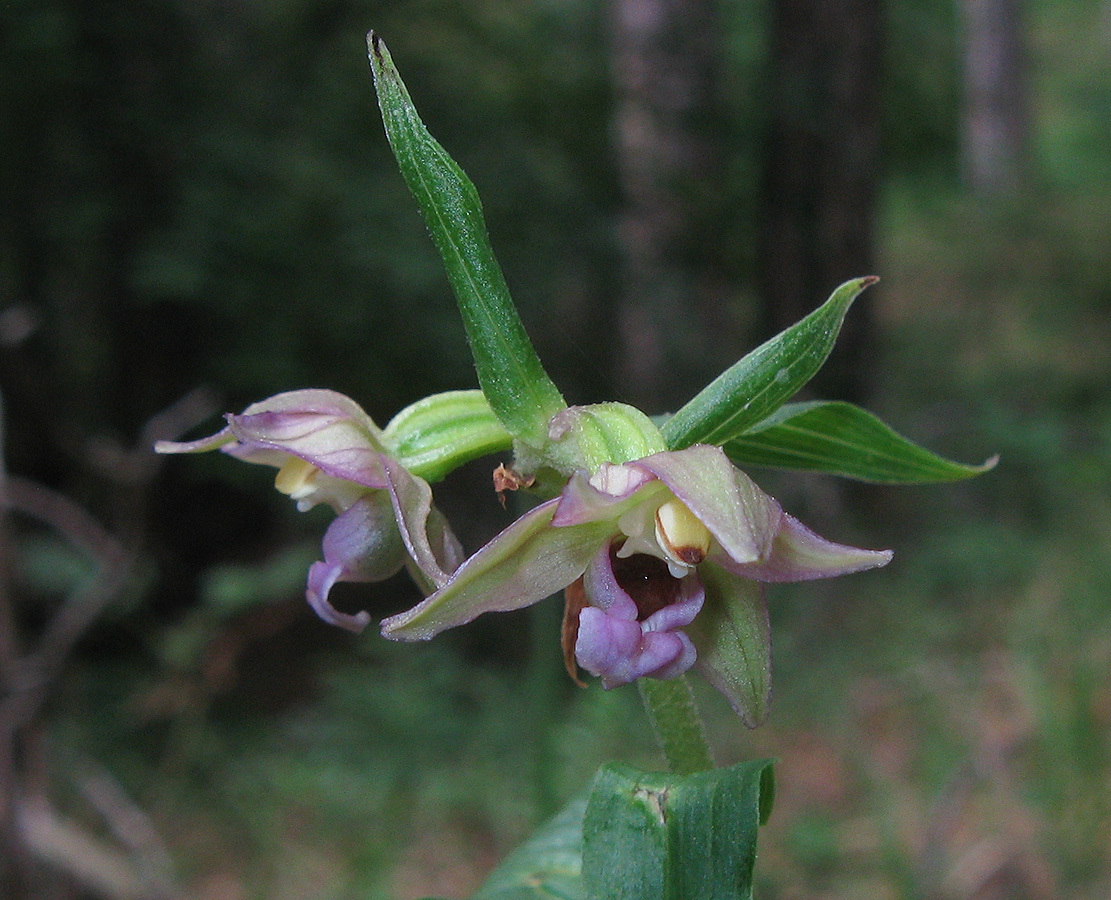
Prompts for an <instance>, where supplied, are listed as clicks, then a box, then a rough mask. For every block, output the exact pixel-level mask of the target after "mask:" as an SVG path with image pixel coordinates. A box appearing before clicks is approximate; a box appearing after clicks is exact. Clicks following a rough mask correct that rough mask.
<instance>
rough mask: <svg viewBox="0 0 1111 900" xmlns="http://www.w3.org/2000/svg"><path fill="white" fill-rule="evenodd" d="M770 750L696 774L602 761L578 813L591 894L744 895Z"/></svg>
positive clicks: (770, 785)
mask: <svg viewBox="0 0 1111 900" xmlns="http://www.w3.org/2000/svg"><path fill="white" fill-rule="evenodd" d="M773 793H774V782H773V776H772V768H771V761H770V760H757V761H754V762H747V763H740V764H738V765H735V766H730V767H729V768H727V769H715V770H713V771H710V772H699V773H697V774H694V775H685V776H684V775H671V774H663V773H652V772H642V771H640V770H638V769H635V768H633V767H632V766H628V765H624V764H620V763H609V764H607V765H605V766H603V767H602V768H601V769H600V770H599V772H598V774H597V775H596V776H595V779H594V784H593V787H592V788H591V791H590V798H589V800H588V802H587V807H586V815H585V817H584V819H583V861H582V878H583V884H584V885H585V887H586V892H587V895H588V896H589V897H590V898H592V900H691V898H695V897H697V898H698V900H744V898H750V897H751V896H752V870H753V866H754V864H755V861H756V833H757V829H758V828H759V826H760V825H761V824H762V823H763V822H764V821H766V820H767V816H768V814H769V813H770V811H771V800H772V795H773Z"/></svg>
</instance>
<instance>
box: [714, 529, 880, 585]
mask: <svg viewBox="0 0 1111 900" xmlns="http://www.w3.org/2000/svg"><path fill="white" fill-rule="evenodd" d="M892 555H893V554H892V552H891V551H890V550H865V549H863V548H860V547H850V546H848V545H846V544H835V543H834V542H833V541H827V540H826V539H825V538H823V537H820V536H819V535H817V534H815V533H814V532H813V531H811V530H810V529H809V528H807V527H806V526H805V525H803V524H802V522H800V521H799V520H798V519H796V518H795V517H794V516H791V515H787V514H786V513H784V516H783V527H782V528H780V529H779V533H778V534H776V536H775V540H774V541H773V542H772V548H771V553H770V554H769V556H768V558H767V559H765V560H762V561H760V562H757V563H752V564H750V565H736V564H735V563H734V562H733V561H731V560H728V559H715V562H717V563H718V564H719V565H721V566H723V567H724V568H726V569H728V570H729V571H730V572H733V573H734V574H736V575H741V576H743V577H745V578H752V579H755V580H756V581H768V582H780V581H811V580H813V579H815V578H833V577H835V576H837V575H848V574H850V573H852V572H862V571H864V570H866V569H874V568H877V567H879V566H886V565H887V564H888V563H889V562H890V561H891V557H892Z"/></svg>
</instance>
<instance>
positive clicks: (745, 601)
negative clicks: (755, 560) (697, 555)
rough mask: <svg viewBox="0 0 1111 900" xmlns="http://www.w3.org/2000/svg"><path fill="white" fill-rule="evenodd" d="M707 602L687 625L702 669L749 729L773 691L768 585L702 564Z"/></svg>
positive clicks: (763, 714)
mask: <svg viewBox="0 0 1111 900" xmlns="http://www.w3.org/2000/svg"><path fill="white" fill-rule="evenodd" d="M698 577H699V578H701V579H702V585H703V587H704V588H705V589H706V602H705V604H704V605H703V607H702V611H701V612H700V613H699V614H698V617H697V618H696V619H695V620H694V621H693V622H691V624H690V625H688V626H687V628H686V632H687V636H688V637H689V638H690V639H691V642H692V643H693V644H694V646H695V647H696V648H697V649H698V661H697V662H696V663H695V666H696V669H697V671H698V673H699V674H700V675H701V676H702V677H703V678H705V679H706V680H707V681H708V682H710V684H712V685H713V686H714V687H715V688H717V689H718V691H720V692H721V694H722V695H723V696H724V697H725V699H726V700H728V701H729V705H730V706H732V707H733V710H734V712H736V713H737V715H738V716H740V717H741V721H743V722H744V723H745V725H747V726H748V727H749V728H755V727H756V726H757V725H759V724H760V723H761V722H763V721H764V719H765V718H767V715H768V706H769V705H770V704H771V694H772V656H771V649H772V643H771V625H770V623H769V621H768V606H767V603H766V602H765V600H764V586H763V585H762V584H760V583H759V582H757V581H749V580H748V579H744V578H737V577H734V576H731V575H729V574H728V573H727V572H725V571H724V570H723V569H720V568H719V567H717V566H702V567H701V568H700V569H699V572H698Z"/></svg>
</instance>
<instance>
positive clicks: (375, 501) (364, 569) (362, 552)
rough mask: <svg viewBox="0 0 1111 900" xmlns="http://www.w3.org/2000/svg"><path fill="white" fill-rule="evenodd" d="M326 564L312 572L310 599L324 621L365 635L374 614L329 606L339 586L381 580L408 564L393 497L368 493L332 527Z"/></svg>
mask: <svg viewBox="0 0 1111 900" xmlns="http://www.w3.org/2000/svg"><path fill="white" fill-rule="evenodd" d="M323 549H324V561H323V562H316V563H313V564H312V566H310V567H309V577H308V586H307V589H306V592H305V596H306V598H307V599H308V601H309V605H310V606H311V607H312V608H313V609H314V610H315V611H316V613H317V615H319V616H320V617H321V618H322V619H323V620H324V621H325V622H328V623H329V624H332V625H338V626H340V627H341V628H346V629H348V630H349V631H362V630H363V629H364V628H365V627H366V626H367V623H368V622H370V614H369V613H366V612H360V613H357V614H356V615H349V614H347V613H342V612H340V611H339V610H337V609H336V608H335V607H334V606H332V604H331V603H329V602H328V594H329V592H330V591H331V589H332V586H333V585H334V584H335V583H336V582H337V581H381V580H382V579H384V578H388V577H389V576H391V575H393V574H394V573H395V572H397V571H398V570H399V569H400V568H401V567H402V565H403V563H404V561H405V546H404V544H403V543H402V541H401V536H400V534H399V533H398V530H397V528H396V527H394V511H393V507H392V505H391V503H390V500H389V497H388V496H387V495H386V494H384V493H381V492H374V493H370V494H367V495H366V496H365V497H363V498H362V499H361V500H359V501H358V502H357V503H355V504H354V505H353V506H352V507H351V508H350V509H348V510H347V511H346V512H345V513H343V514H342V515H340V516H337V517H336V519H335V520H334V521H333V522H332V524H331V525H329V526H328V530H327V531H326V532H325V534H324V542H323Z"/></svg>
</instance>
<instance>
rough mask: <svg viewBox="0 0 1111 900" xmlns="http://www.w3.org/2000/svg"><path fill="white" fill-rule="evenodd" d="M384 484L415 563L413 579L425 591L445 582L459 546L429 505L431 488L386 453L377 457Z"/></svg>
mask: <svg viewBox="0 0 1111 900" xmlns="http://www.w3.org/2000/svg"><path fill="white" fill-rule="evenodd" d="M381 464H382V467H383V471H384V473H385V476H386V486H387V489H388V491H389V497H390V501H391V503H392V504H393V512H394V516H395V518H396V520H397V527H398V529H399V530H400V532H401V539H402V540H403V541H404V543H405V548H406V549H407V550H408V551H409V556H410V558H411V559H412V560H413V562H414V563H415V565H416V568H417V572H415V573H414V575H416V576H417V582H418V584H419V585H420V587H421V588H422V590H424V591H425V593H432V592H433V591H434V590H436V589H438V588H441V587H443V586H444V585H445V584H447V581H448V578H449V577H450V575H451V573H452V572H454V571H455V570H456V569H457V568H459V565H460V563H462V561H463V558H464V555H463V547H462V545H461V544H460V543H459V540H458V539H457V538H456V537H455V534H454V533H453V532H452V530H451V528H450V527H448V524H447V520H446V519H445V518H444V517H443V515H442V514H441V513H440V512H439V511H438V510H436V509H435V508H434V507H433V506H432V488H430V487H429V486H428V482H426V481H425V480H424V479H423V478H417V477H416V476H414V475H412V474H410V473H409V471H408V470H407V469H406V468H405V467H404V466H402V465H401V463H399V462H397V460H395V459H392V458H391V457H388V456H383V457H382V458H381Z"/></svg>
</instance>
